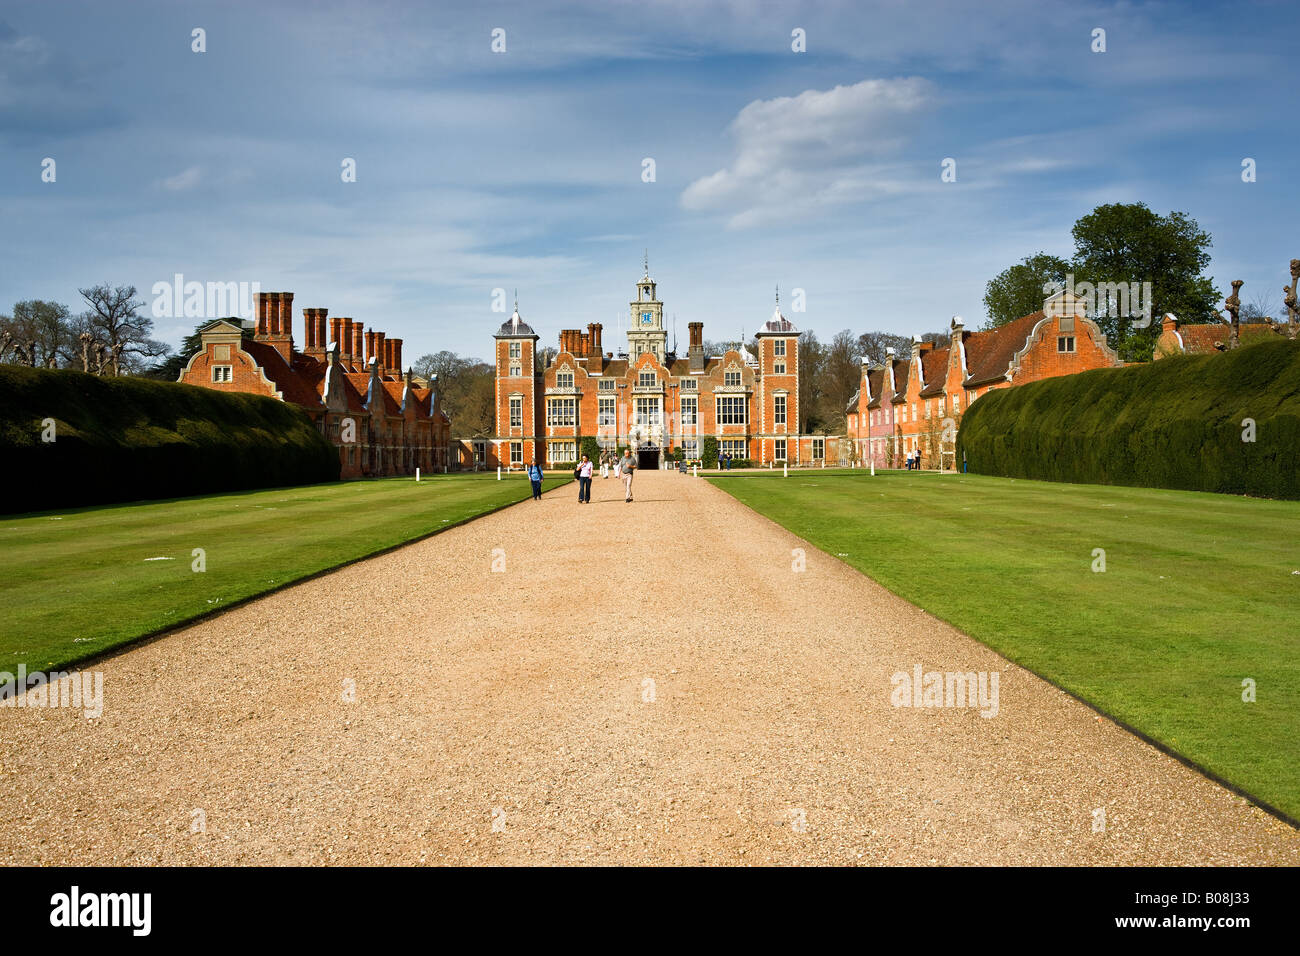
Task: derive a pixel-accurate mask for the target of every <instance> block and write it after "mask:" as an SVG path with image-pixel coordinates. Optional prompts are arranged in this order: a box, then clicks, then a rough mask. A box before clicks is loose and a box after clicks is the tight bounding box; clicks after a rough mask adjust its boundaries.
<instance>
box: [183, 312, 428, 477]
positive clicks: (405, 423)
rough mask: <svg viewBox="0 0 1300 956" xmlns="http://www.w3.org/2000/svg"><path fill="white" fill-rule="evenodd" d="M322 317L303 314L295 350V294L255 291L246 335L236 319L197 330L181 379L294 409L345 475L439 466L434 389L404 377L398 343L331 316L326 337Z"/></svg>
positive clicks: (402, 472)
mask: <svg viewBox="0 0 1300 956" xmlns="http://www.w3.org/2000/svg"><path fill="white" fill-rule="evenodd" d="M328 311H329V310H328V309H303V348H302V351H299V350H298V349H296V348H294V341H293V332H292V330H291V326H292V324H293V293H292V292H261V293H258V295H257V306H256V319H255V320H254V321H253V323H252V328H251V329H249V328H246V327H245V323H244V322H243V321H242V320H241V319H238V318H231V319H217V320H216V321H214V322H211V323H209V324H208V325H206V326H204V327H203V329H202V330H201V331H200V336H201V338H202V342H203V345H202V347H201V348H200V349H199V351H198V352H196V353H195V354H194V356H193V357H192V358H191V359H190V360H189V364H187V365H186V366H185V368H184V369H183V370H182V371H181V374H180V379H179V381H181V382H184V383H186V384H189V385H201V386H203V387H204V388H214V389H217V390H218V391H223V392H252V393H254V394H256V395H267V396H269V397H271V398H275V399H279V400H280V401H282V402H292V403H293V404H295V405H297V406H298V407H299V408H301V409H303V411H305V412H306V413H307V414H308V415H309V416H310V417H311V419H312V421H313V422H315V423H316V427H317V428H319V429H320V431H321V433H322V434H323V435H325V436H326V437H327V438H328V439H329V440H330V441H331V442H332V443H333V444H334V445H335V446H336V447H337V448H338V451H339V463H340V465H341V466H342V477H344V478H359V477H367V476H379V475H406V474H412V473H414V471H415V469H416V468H422V469H424V470H425V471H429V470H431V469H434V468H442V467H443V466H444V465H445V464H446V463H447V455H448V444H449V441H450V437H449V436H450V422H449V421H448V419H447V416H446V415H444V414H443V412H442V404H441V401H440V400H439V397H438V394H437V392H436V390H435V389H434V388H431V387H429V386H431V385H436V383H434V382H430V383H428V384H427V385H426V383H424V382H422V381H420V380H418V379H416V378H415V376H414V375H412V373H411V371H410V370H409V369H408V370H407V371H406V372H403V371H402V340H401V339H389V338H386V337H385V335H384V333H383V332H376V331H366V330H365V328H364V326H363V325H362V323H360V322H354V321H353V320H352V319H351V318H339V317H337V316H335V317H333V318H330V319H328V323H329V328H328V332H327V329H326V320H327V314H328ZM250 333H251V334H250Z"/></svg>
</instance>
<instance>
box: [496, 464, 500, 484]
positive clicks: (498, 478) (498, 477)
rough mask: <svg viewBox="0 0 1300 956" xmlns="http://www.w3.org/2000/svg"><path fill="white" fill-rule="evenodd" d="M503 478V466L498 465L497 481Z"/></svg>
mask: <svg viewBox="0 0 1300 956" xmlns="http://www.w3.org/2000/svg"><path fill="white" fill-rule="evenodd" d="M500 480H501V466H500V465H497V481H500Z"/></svg>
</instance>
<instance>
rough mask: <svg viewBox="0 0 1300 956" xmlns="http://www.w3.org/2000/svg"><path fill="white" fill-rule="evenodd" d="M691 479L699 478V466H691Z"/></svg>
mask: <svg viewBox="0 0 1300 956" xmlns="http://www.w3.org/2000/svg"><path fill="white" fill-rule="evenodd" d="M691 477H692V478H698V477H700V466H699V465H691Z"/></svg>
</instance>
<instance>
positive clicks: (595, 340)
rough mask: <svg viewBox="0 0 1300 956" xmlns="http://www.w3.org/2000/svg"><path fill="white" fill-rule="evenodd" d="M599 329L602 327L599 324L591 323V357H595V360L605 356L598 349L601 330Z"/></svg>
mask: <svg viewBox="0 0 1300 956" xmlns="http://www.w3.org/2000/svg"><path fill="white" fill-rule="evenodd" d="M601 328H602V326H601V324H600V323H599V322H595V323H593V324H592V326H591V353H592V354H593V355H595V356H596V358H600V357H601V356H602V355H604V354H605V353H604V352H602V351H601V348H600V330H601Z"/></svg>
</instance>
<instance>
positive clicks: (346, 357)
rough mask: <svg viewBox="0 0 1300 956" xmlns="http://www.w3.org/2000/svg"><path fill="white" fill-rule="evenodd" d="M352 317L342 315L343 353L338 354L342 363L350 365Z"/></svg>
mask: <svg viewBox="0 0 1300 956" xmlns="http://www.w3.org/2000/svg"><path fill="white" fill-rule="evenodd" d="M353 344H354V342H353V338H352V317H351V316H344V317H343V354H342V355H340V356H339V358H340V359H342V360H343V364H344V365H351V364H352V359H353V353H352V346H353Z"/></svg>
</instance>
